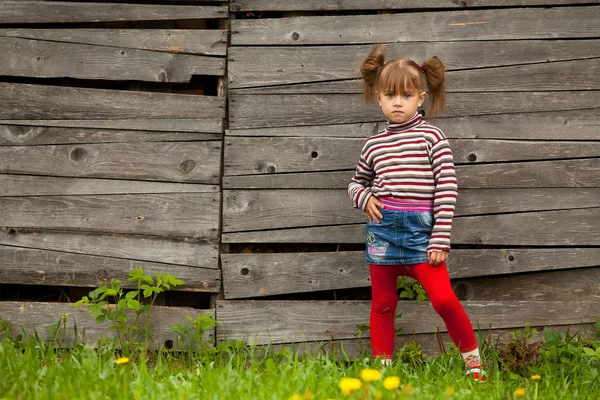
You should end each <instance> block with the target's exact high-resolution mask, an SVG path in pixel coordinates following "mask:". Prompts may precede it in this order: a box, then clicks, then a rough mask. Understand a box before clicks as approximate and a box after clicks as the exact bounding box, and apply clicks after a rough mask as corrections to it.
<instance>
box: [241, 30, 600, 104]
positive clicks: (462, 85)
mask: <svg viewBox="0 0 600 400" xmlns="http://www.w3.org/2000/svg"><path fill="white" fill-rule="evenodd" d="M516 42H518V41H516ZM472 43H476V42H472ZM588 46H589V45H588ZM288 49H289V48H288ZM496 53H502V54H503V53H504V51H496ZM365 54H367V55H368V54H369V53H365ZM430 54H437V53H430ZM588 55H589V52H588ZM363 57H364V55H363ZM423 60H425V57H424V58H423ZM511 60H512V58H511ZM257 62H258V61H257ZM512 62H513V63H515V64H516V63H517V61H512ZM301 65H304V63H301ZM351 65H352V66H354V67H355V66H356V65H360V62H359V63H358V64H357V63H353V64H351ZM467 68H475V66H468V67H467ZM354 69H356V68H354ZM565 70H567V71H569V74H566V75H565V74H564V71H565ZM599 70H600V61H599V59H597V58H594V59H590V60H585V59H584V60H576V61H560V62H548V60H545V61H543V62H542V63H539V64H530V65H512V66H503V67H494V68H478V69H468V70H461V71H448V72H447V74H446V78H447V85H446V90H447V92H448V93H453V92H506V91H519V92H529V91H544V90H547V91H553V90H567V91H568V90H597V89H598V88H599V87H600V85H599V84H598V80H597V79H595V77H596V76H597V75H598V71H599ZM280 71H281V68H278V69H277V73H276V74H274V75H273V80H274V81H275V82H277V80H278V79H277V77H280V76H282V74H281V72H280ZM307 72H308V71H307ZM353 72H354V71H353ZM355 76H356V72H355V73H354V74H353V77H352V78H354V77H355ZM557 77H561V78H560V79H557ZM309 78H310V80H313V81H318V82H317V83H296V82H292V84H283V85H279V86H264V87H249V88H241V89H234V91H235V93H238V94H249V93H256V94H281V95H283V94H325V93H332V94H333V93H337V94H342V93H362V81H361V80H359V79H348V78H346V79H342V80H332V81H325V80H323V79H322V78H320V77H319V76H316V77H314V76H310V77H309ZM265 79H268V78H265ZM288 79H289V78H288ZM298 80H299V81H300V82H302V81H307V80H308V79H306V78H305V77H299V78H298ZM310 80H309V81H310ZM319 81H320V82H319Z"/></svg>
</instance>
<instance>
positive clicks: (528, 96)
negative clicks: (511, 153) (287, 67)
mask: <svg viewBox="0 0 600 400" xmlns="http://www.w3.org/2000/svg"><path fill="white" fill-rule="evenodd" d="M598 102H600V91H581V92H484V93H449V94H448V108H447V110H446V113H445V116H447V117H462V116H470V115H484V114H508V113H521V112H548V111H554V112H557V111H560V112H561V113H564V112H568V111H571V110H582V109H591V108H595V107H596V106H595V105H596V104H597V103H598ZM382 117H383V116H382V114H381V109H380V108H379V107H378V106H377V105H366V104H364V102H363V100H362V97H361V96H360V95H358V94H290V95H286V96H279V95H258V94H253V95H241V94H235V93H230V97H229V122H230V128H232V129H241V128H261V127H278V126H302V125H328V124H347V123H358V122H374V121H381V119H382Z"/></svg>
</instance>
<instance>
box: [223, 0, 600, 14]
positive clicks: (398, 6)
mask: <svg viewBox="0 0 600 400" xmlns="http://www.w3.org/2000/svg"><path fill="white" fill-rule="evenodd" d="M594 3H596V1H593V0H509V1H507V0H466V1H463V2H458V1H455V0H402V1H399V0H367V1H357V0H308V1H307V0H292V1H289V0H288V1H286V2H283V3H282V2H281V1H278V0H231V11H234V12H239V11H326V10H327V11H340V10H405V9H411V8H416V9H424V8H433V9H435V8H476V7H514V6H554V5H574V4H594Z"/></svg>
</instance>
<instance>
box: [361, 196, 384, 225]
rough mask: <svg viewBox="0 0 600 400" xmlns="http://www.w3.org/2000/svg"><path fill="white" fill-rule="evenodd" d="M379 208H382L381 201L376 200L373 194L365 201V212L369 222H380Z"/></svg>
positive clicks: (381, 216) (381, 217)
mask: <svg viewBox="0 0 600 400" xmlns="http://www.w3.org/2000/svg"><path fill="white" fill-rule="evenodd" d="M380 208H382V209H383V208H384V207H383V203H382V202H380V201H379V200H377V197H375V196H371V197H369V200H368V201H367V206H366V207H365V212H366V213H367V217H368V218H369V222H373V221H376V222H377V223H380V222H381V220H382V219H383V215H381V212H379V209H380Z"/></svg>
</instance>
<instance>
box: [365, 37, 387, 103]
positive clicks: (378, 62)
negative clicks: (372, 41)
mask: <svg viewBox="0 0 600 400" xmlns="http://www.w3.org/2000/svg"><path fill="white" fill-rule="evenodd" d="M386 53H387V52H386V49H385V47H383V46H375V47H374V48H373V50H371V54H369V56H368V57H367V58H365V60H364V61H363V63H362V64H361V66H360V77H361V78H362V80H363V97H364V99H365V102H367V103H373V102H375V100H376V98H377V97H376V95H375V90H376V86H377V78H378V77H379V71H381V68H382V67H383V64H385V56H386Z"/></svg>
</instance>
